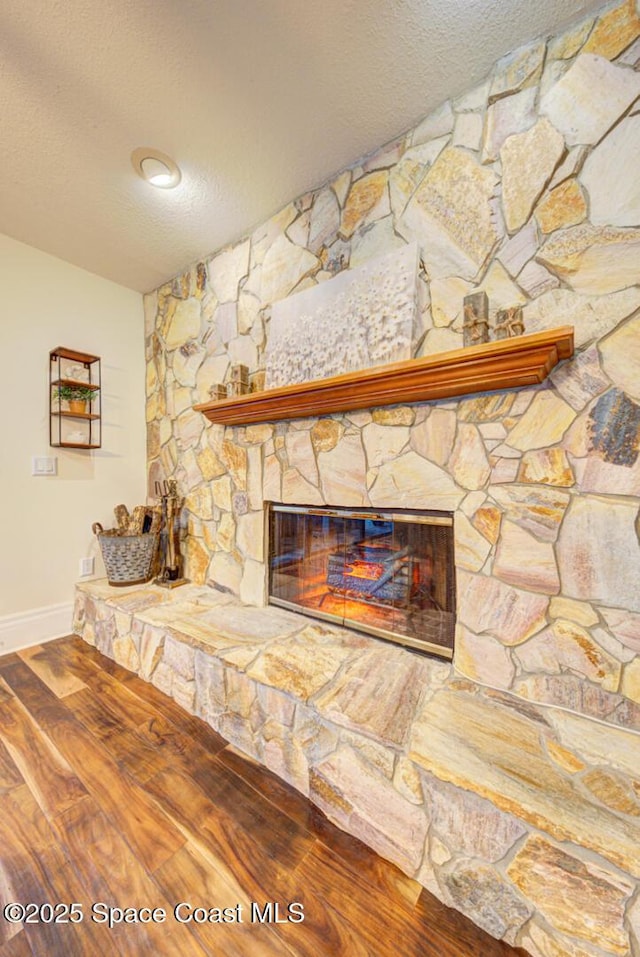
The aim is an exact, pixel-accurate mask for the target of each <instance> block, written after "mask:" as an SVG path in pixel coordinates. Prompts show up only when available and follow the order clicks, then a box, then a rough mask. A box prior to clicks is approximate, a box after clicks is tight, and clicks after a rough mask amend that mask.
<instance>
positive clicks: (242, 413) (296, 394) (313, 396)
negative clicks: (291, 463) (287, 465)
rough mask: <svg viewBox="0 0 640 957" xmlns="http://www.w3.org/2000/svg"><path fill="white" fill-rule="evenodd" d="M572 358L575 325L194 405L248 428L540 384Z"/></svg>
mask: <svg viewBox="0 0 640 957" xmlns="http://www.w3.org/2000/svg"><path fill="white" fill-rule="evenodd" d="M572 355H573V326H560V327H558V328H557V329H549V330H547V331H545V332H534V333H533V334H531V335H526V336H518V337H515V338H513V339H503V340H501V341H499V342H487V343H484V344H482V345H479V346H468V347H467V348H466V349H456V350H455V351H453V352H440V353H436V354H435V355H431V356H426V357H425V358H422V359H411V360H409V361H408V362H396V363H393V364H392V365H386V366H376V367H374V368H372V369H364V370H361V371H358V372H348V373H346V374H345V375H339V376H333V377H332V378H329V379H316V380H314V381H313V382H303V383H298V384H296V385H288V386H281V387H280V388H277V389H267V390H265V391H264V392H253V393H250V394H249V395H242V396H238V397H234V398H231V399H220V400H218V401H211V402H202V403H200V404H199V405H196V406H194V409H195V410H196V411H197V412H203V413H204V415H206V417H207V418H208V419H209V420H210V421H211V422H217V423H222V424H224V425H249V424H255V423H257V422H273V421H275V420H277V419H300V418H304V417H306V416H316V415H327V414H330V413H332V412H349V411H352V410H354V409H370V408H376V407H378V406H383V405H399V404H404V403H407V402H424V401H428V400H429V399H448V398H452V397H454V396H462V395H470V394H472V393H474V392H491V391H494V390H496V389H517V388H523V387H524V386H529V385H536V384H538V383H539V382H542V381H543V380H544V379H545V378H546V377H547V376H548V375H549V373H550V372H551V370H552V369H553V367H554V366H555V365H556V364H557V363H558V362H559V361H560V359H568V358H569V357H570V356H572Z"/></svg>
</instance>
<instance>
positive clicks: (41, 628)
mask: <svg viewBox="0 0 640 957" xmlns="http://www.w3.org/2000/svg"><path fill="white" fill-rule="evenodd" d="M0 288H1V289H2V306H1V307H0V426H1V434H0V509H1V516H2V517H1V518H0V542H1V544H0V654H2V653H3V652H6V651H9V650H12V649H13V648H16V647H19V646H21V645H26V644H31V643H33V642H35V641H38V640H42V639H44V638H50V637H54V636H55V635H56V634H64V633H68V632H69V631H70V627H69V625H70V611H69V609H70V603H71V601H72V598H73V586H74V582H75V581H76V580H77V578H78V577H79V561H80V558H82V557H84V556H90V555H95V556H96V572H97V573H98V574H104V567H103V566H102V562H101V559H100V557H99V549H98V547H97V542H96V540H95V539H94V537H93V535H92V533H91V525H92V523H93V522H94V521H100V522H102V523H103V525H104V526H105V527H107V526H108V525H111V524H112V520H113V507H114V506H115V505H116V504H118V503H119V502H125V503H126V504H127V505H128V506H129V507H132V506H134V505H136V504H140V503H142V502H144V501H145V493H146V482H145V449H146V436H145V419H144V408H145V398H144V332H143V322H144V320H143V307H142V297H141V296H140V294H139V293H137V292H133V291H131V290H130V289H125V288H124V287H122V286H118V285H116V284H115V283H113V282H109V281H107V280H105V279H101V278H100V277H98V276H95V275H93V274H91V273H88V272H85V271H84V270H82V269H78V268H77V267H75V266H71V265H69V264H68V263H65V262H62V261H61V260H59V259H56V258H54V257H53V256H49V255H46V254H44V253H42V252H39V251H38V250H36V249H33V248H31V247H30V246H25V245H23V244H22V243H18V242H16V241H15V240H13V239H10V238H9V237H7V236H2V235H0ZM56 346H67V347H68V348H71V349H78V350H80V351H84V352H90V353H94V354H95V355H99V356H101V357H102V383H103V389H102V415H103V422H102V426H103V432H102V448H101V449H98V450H93V451H89V450H84V449H83V450H74V449H52V448H49V427H48V370H49V351H50V350H51V349H53V348H55V347H56ZM33 455H53V456H56V457H57V460H58V474H57V476H55V477H47V478H44V477H34V476H32V475H31V458H32V456H33Z"/></svg>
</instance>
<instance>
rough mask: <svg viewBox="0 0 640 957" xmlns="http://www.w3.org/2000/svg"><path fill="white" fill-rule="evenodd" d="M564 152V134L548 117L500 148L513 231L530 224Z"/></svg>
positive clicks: (509, 223)
mask: <svg viewBox="0 0 640 957" xmlns="http://www.w3.org/2000/svg"><path fill="white" fill-rule="evenodd" d="M563 152H564V141H563V139H562V136H561V135H560V133H558V131H557V130H556V129H555V128H554V127H553V126H552V124H551V123H550V122H549V121H548V120H547V119H546V118H544V117H543V118H542V119H540V120H538V122H537V123H536V124H535V126H533V127H532V128H531V129H530V130H527V131H526V132H525V133H517V134H515V135H514V136H510V137H509V138H508V139H507V140H506V141H505V143H504V145H503V146H502V149H501V150H500V159H501V162H502V204H503V208H504V212H505V219H506V223H507V228H508V230H509V232H510V233H513V232H516V231H517V230H518V229H520V228H521V227H522V226H524V224H525V223H526V221H527V219H528V218H529V215H530V214H531V211H532V209H533V207H534V204H535V202H536V200H537V199H538V197H539V196H540V194H541V193H542V190H543V189H544V187H545V186H546V184H547V183H548V182H549V180H550V179H551V176H552V174H553V172H554V170H555V168H556V166H557V165H558V163H559V162H560V159H561V158H562V154H563Z"/></svg>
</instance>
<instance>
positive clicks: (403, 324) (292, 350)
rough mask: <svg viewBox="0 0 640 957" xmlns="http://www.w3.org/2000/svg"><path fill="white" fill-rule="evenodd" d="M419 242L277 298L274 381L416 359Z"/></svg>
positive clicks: (271, 384) (270, 365) (270, 356)
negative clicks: (414, 336) (413, 347)
mask: <svg viewBox="0 0 640 957" xmlns="http://www.w3.org/2000/svg"><path fill="white" fill-rule="evenodd" d="M417 275H418V247H417V245H416V244H415V243H412V244H410V245H408V246H405V247H404V248H402V249H400V250H394V251H393V252H392V253H388V254H387V255H385V256H379V257H377V258H376V259H372V260H370V261H369V262H367V263H364V265H362V266H358V268H357V269H349V270H346V271H344V272H342V273H340V275H338V276H335V277H334V278H333V279H328V280H327V281H326V282H323V283H321V284H320V285H319V286H314V287H313V288H312V289H305V291H304V292H300V293H297V294H296V295H294V296H289V297H288V298H287V299H283V300H281V301H280V302H276V303H274V305H273V311H272V315H271V328H270V334H269V349H268V353H267V378H266V384H267V388H275V387H277V386H282V385H290V384H293V383H295V382H308V381H309V380H311V379H325V378H327V377H328V376H334V375H340V374H341V373H343V372H351V371H354V370H356V369H367V368H369V367H370V366H376V365H382V364H384V363H388V362H400V361H402V360H403V359H410V358H411V332H412V326H413V320H414V315H415V310H416V287H417Z"/></svg>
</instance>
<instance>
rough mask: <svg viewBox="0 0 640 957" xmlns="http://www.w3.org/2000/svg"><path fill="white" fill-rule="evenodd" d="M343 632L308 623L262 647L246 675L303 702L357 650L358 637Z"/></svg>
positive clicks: (322, 685)
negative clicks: (293, 633)
mask: <svg viewBox="0 0 640 957" xmlns="http://www.w3.org/2000/svg"><path fill="white" fill-rule="evenodd" d="M261 612H262V609H261ZM346 635H347V633H346V632H342V633H338V632H337V630H333V629H329V628H325V627H323V626H321V625H308V626H307V627H306V628H305V629H304V630H303V631H301V632H300V633H299V634H297V635H295V636H293V637H291V638H284V639H282V640H280V641H276V642H274V643H272V644H271V645H269V647H268V648H265V650H264V651H263V653H262V654H261V655H260V657H259V658H258V659H257V660H256V661H255V662H254V663H253V664H252V665H251V666H250V667H249V670H248V674H249V676H250V677H251V678H253V679H254V680H255V681H262V682H263V683H264V684H267V685H271V686H272V687H274V688H279V689H280V691H284V692H285V693H287V694H293V695H295V696H296V697H297V698H299V699H301V700H302V701H307V700H308V699H309V698H310V697H311V696H312V695H314V694H316V693H317V692H318V691H320V689H321V688H324V687H325V685H327V684H328V683H329V682H330V681H331V680H332V679H333V678H335V676H336V674H337V672H338V670H339V669H340V668H341V667H342V665H344V663H345V662H346V661H348V659H349V658H351V657H352V656H353V655H354V652H356V651H358V650H359V649H358V638H357V637H356V636H354V637H353V639H348V638H346V637H343V636H346ZM365 640H366V639H365ZM360 643H362V642H360Z"/></svg>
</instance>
